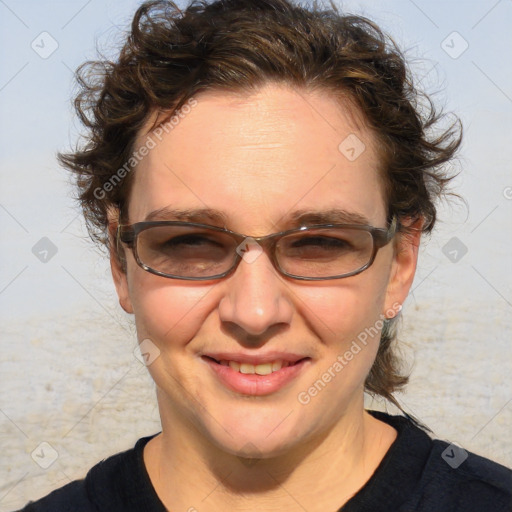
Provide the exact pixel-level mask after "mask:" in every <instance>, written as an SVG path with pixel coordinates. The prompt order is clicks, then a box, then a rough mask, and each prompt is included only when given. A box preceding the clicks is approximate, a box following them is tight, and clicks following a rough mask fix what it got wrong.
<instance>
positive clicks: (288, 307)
mask: <svg viewBox="0 0 512 512" xmlns="http://www.w3.org/2000/svg"><path fill="white" fill-rule="evenodd" d="M98 70H99V71H100V73H98ZM82 71H84V70H82ZM81 84H82V86H83V90H82V93H81V94H80V96H79V97H78V99H77V108H78V112H79V114H80V116H81V119H82V120H83V121H84V123H85V125H86V127H87V128H88V130H89V138H88V143H87V144H86V145H85V146H83V147H82V148H79V149H77V151H76V152H74V153H72V154H67V155H61V162H62V163H63V164H64V166H66V167H67V168H69V169H70V170H72V171H73V172H75V173H76V174H77V177H78V180H77V184H78V187H79V190H80V199H81V202H82V207H83V210H84V214H85V217H86V220H87V221H88V223H89V227H90V230H91V233H92V234H93V236H95V237H96V238H97V239H98V240H101V241H103V242H104V243H106V244H107V245H108V247H109V250H110V254H111V266H112V274H113V278H114V283H115V286H116V289H117V293H118V296H119V301H120V304H121V306H122V307H123V309H124V310H125V311H126V312H127V313H129V314H133V315H134V319H135V323H136V327H137V333H138V339H139V342H140V347H141V352H142V355H143V358H144V360H145V362H146V364H147V366H148V370H149V372H150V374H151V376H152V378H153V379H154V381H155V383H156V388H157V398H158V405H159V410H160V416H161V420H162V432H161V433H159V434H157V435H156V436H151V437H148V438H143V439H141V440H139V442H138V443H137V445H136V446H135V448H134V449H132V450H129V451H127V452H124V453H122V454H118V455H116V456H114V457H112V458H109V459H107V460H106V461H103V462H101V463H100V464H98V465H97V466H95V467H94V468H92V469H91V470H90V471H89V472H88V474H87V476H86V478H85V479H84V480H80V481H76V482H73V483H71V484H69V485H67V486H65V487H63V488H61V489H59V490H57V491H55V492H54V493H52V494H51V495H49V496H48V497H46V498H44V499H42V500H40V501H38V502H36V503H33V504H29V505H28V506H27V507H26V509H24V510H27V511H32V510H84V511H85V510H109V511H116V510H124V511H126V510H148V511H149V510H155V511H156V510H173V511H174V510H188V511H195V510H197V511H203V510H205V511H225V510H230V511H238V510H268V511H271V510H287V511H288V510H290V511H295V510H297V511H299V510H307V511H311V512H313V511H326V510H332V511H334V510H343V511H362V510H371V511H379V510H382V511H384V510H389V511H397V510H415V511H422V512H426V511H434V510H435V511H439V510H443V511H472V510H475V511H476V510H478V511H480V510H490V509H492V510H497V511H505V510H510V507H511V503H512V501H511V500H512V495H511V494H512V493H511V483H512V473H511V472H510V470H508V469H507V468H504V467H503V466H500V465H498V464H496V463H493V462H491V461H489V460H486V459H483V458H481V457H479V456H477V455H474V454H471V453H468V452H466V451H465V450H463V449H461V448H458V447H457V446H455V445H449V444H448V443H445V442H441V441H433V440H431V439H430V437H429V436H428V435H427V434H426V433H425V431H424V430H423V429H422V428H420V426H419V425H418V424H417V422H415V421H414V420H413V419H411V418H409V417H407V416H405V417H403V416H391V415H387V414H383V413H377V412H372V411H366V410H365V409H364V405H363V396H364V392H365V391H367V392H369V393H373V394H377V395H380V396H382V397H384V398H386V399H388V400H390V401H392V402H395V400H394V398H393V392H394V391H396V390H398V389H400V388H401V387H403V386H404V385H405V383H406V382H407V378H406V377H405V376H404V375H402V374H401V372H400V365H399V361H398V360H397V358H396V355H395V353H394V348H393V341H394V339H395V329H394V324H395V322H396V318H397V316H398V315H399V314H400V310H401V307H402V304H403V302H404V301H405V299H406V297H407V295H408V293H409V290H410V287H411V284H412V281H413V278H414V273H415V270H416V262H417V256H418V247H419V244H420V238H421V235H422V233H428V232H430V231H431V230H432V228H433V226H434V223H435V219H436V209H435V205H434V202H435V200H436V199H437V198H438V197H439V196H440V195H441V194H442V192H443V189H444V186H445V185H446V183H447V182H448V181H449V179H450V178H451V177H450V176H449V175H447V174H446V173H445V172H444V171H443V170H442V165H443V164H444V163H446V162H448V161H449V160H450V159H451V158H452V157H453V156H454V154H455V152H456V150H457V148H458V146H459V144H460V138H461V135H460V129H459V126H458V125H453V126H452V127H451V128H450V129H449V130H448V131H445V132H443V133H442V134H441V135H438V136H437V137H436V138H432V137H430V136H429V135H428V134H429V133H430V131H429V129H430V128H432V127H435V126H437V122H438V120H439V116H438V114H437V113H436V112H435V111H434V110H433V109H432V110H431V111H430V113H429V114H428V115H426V116H425V115H420V113H419V110H418V109H416V108H415V105H416V101H417V99H418V97H419V94H420V93H419V92H418V91H417V90H416V89H415V88H414V87H413V85H412V83H411V81H410V78H409V75H408V72H407V68H406V65H405V62H404V59H403V56H402V55H401V53H400V52H399V50H398V49H397V48H396V47H395V46H394V44H393V43H392V41H390V40H389V39H387V38H386V37H385V36H384V35H383V34H382V33H381V31H380V30H379V29H378V27H376V26H375V25H374V24H372V23H371V22H369V21H368V20H366V19H364V18H360V17H346V16H342V15H340V14H338V13H337V12H334V11H325V12H322V11H320V10H316V9H306V8H302V7H299V6H295V5H293V4H291V3H289V2H288V1H287V0H264V1H261V0H260V1H255V0H224V1H217V2H213V3H210V4H206V3H205V4H203V3H195V4H193V5H191V6H190V7H189V8H188V9H187V10H186V11H185V12H179V10H178V9H177V8H175V6H173V5H172V4H171V3H170V2H160V1H157V2H148V3H145V4H143V5H142V6H141V7H140V8H139V9H138V11H137V13H136V15H135V18H134V21H133V24H132V32H131V34H130V37H129V38H128V39H127V41H126V44H125V46H124V48H123V50H122V52H121V54H120V57H119V60H118V62H116V63H101V62H100V63H98V64H96V73H95V74H90V75H86V74H85V73H82V81H81Z"/></svg>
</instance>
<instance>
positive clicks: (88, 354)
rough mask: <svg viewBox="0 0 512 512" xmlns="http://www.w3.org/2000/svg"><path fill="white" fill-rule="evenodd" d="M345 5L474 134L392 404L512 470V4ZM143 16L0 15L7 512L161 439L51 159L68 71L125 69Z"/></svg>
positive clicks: (2, 477)
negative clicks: (114, 59)
mask: <svg viewBox="0 0 512 512" xmlns="http://www.w3.org/2000/svg"><path fill="white" fill-rule="evenodd" d="M336 3H337V5H339V7H340V8H341V9H342V10H343V11H345V12H347V13H356V14H362V15H365V16H367V17H369V18H370V19H372V20H374V21H376V22H377V23H378V24H379V25H380V26H381V27H382V28H383V29H384V30H386V31H387V32H388V33H390V34H391V35H392V36H393V38H394V39H395V40H396V41H397V43H398V44H399V46H400V47H401V48H402V49H404V50H406V55H407V56H408V58H409V59H410V62H411V65H412V69H413V71H414V74H415V77H416V83H417V84H419V85H420V86H421V87H422V88H423V89H425V90H426V91H427V92H428V93H430V94H434V96H433V98H434V101H435V102H436V103H437V105H439V106H441V107H444V108H445V109H446V110H448V111H454V112H456V113H457V114H458V115H459V116H460V117H461V118H462V121H463V123H464V127H465V140H464V145H463V147H462V150H461V154H460V158H459V161H458V163H457V164H456V166H455V167H454V169H455V170H458V169H460V170H461V171H462V172H461V174H460V175H459V177H458V178H457V179H456V180H455V182H454V184H453V188H454V190H455V191H456V192H457V193H459V194H460V195H461V196H462V197H463V198H464V199H465V203H464V202H461V201H452V202H450V203H446V204H442V205H440V215H439V219H440V220H439V223H438V225H437V228H436V229H435V231H434V233H433V234H432V236H431V237H429V238H426V239H425V240H424V241H423V246H422V249H421V253H420V260H419V268H418V272H417V276H416V280H415V283H414V285H413V289H412V293H411V295H410V297H409V299H408V301H407V302H406V304H405V306H404V311H403V324H402V329H401V334H400V339H401V341H402V347H403V349H404V355H405V358H406V359H407V360H408V361H409V363H410V365H411V368H412V369H411V371H412V377H411V383H410V386H409V387H408V389H407V392H406V393H404V394H402V395H399V396H398V399H399V401H400V402H401V403H402V404H403V406H404V408H405V409H406V410H407V411H409V412H410V413H411V414H414V415H415V416H416V417H417V418H419V419H420V420H422V421H423V422H424V423H426V424H427V425H428V426H429V427H430V428H431V429H432V430H433V432H434V434H435V436H436V437H439V438H442V439H447V440H450V441H453V442H456V443H458V444H460V445H461V446H462V447H464V448H465V449H467V450H472V451H476V452H477V453H479V454H481V455H484V456H486V457H490V458H492V459H494V460H496V461H499V462H501V463H503V464H506V465H508V466H512V435H511V434H510V432H511V431H512V428H511V425H512V377H511V374H512V340H511V332H512V265H511V259H512V258H511V253H512V237H511V233H512V164H511V162H512V140H511V133H512V66H510V52H511V50H512V32H511V30H510V27H511V26H512V2H511V1H510V0H501V1H499V0H498V1H495V0H478V1H470V0H465V1H455V0H451V1H447V0H443V1H432V0H430V1H428V2H427V1H426V0H415V1H413V0H380V1H378V2H363V1H346V2H336ZM139 4H140V2H138V1H133V0H124V1H121V0H105V1H100V0H88V1H87V0H67V1H44V0H39V1H36V0H5V1H4V0H0V130H1V133H0V166H1V173H0V247H1V251H0V383H1V392H0V449H1V455H0V510H1V511H9V510H14V509H16V508H19V507H21V506H22V505H24V504H25V503H26V502H27V501H28V500H29V499H36V498H38V497H40V496H42V495H45V494H47V493H48V492H50V491H51V490H53V489H55V488H56V487H60V486H62V485H64V484H66V483H67V482H69V481H71V480H73V479H76V478H81V477H83V476H84V475H85V472H86V471H87V469H88V468H90V467H91V466H92V465H93V464H95V463H96V462H98V461H99V460H101V459H102V458H105V457H107V456H109V455H110V454H113V453H115V452H118V451H121V450H124V449H127V448H130V447H132V446H133V444H134V443H135V441H136V440H137V439H138V438H139V437H142V436H145V435H150V434H153V433H156V432H158V431H159V430H160V426H159V416H158V409H157V405H156V399H155V396H154V386H153V385H152V382H151V380H150V378H149V376H148V374H147V371H146V368H145V367H144V365H143V364H141V362H140V361H139V359H138V358H137V357H136V355H137V354H138V352H137V350H136V345H137V340H136V334H135V330H134V327H133V323H132V320H131V318H130V317H129V316H127V315H126V314H125V313H124V312H123V311H122V310H121V308H120V307H119V305H118V303H117V297H116V295H115V291H114V287H113V284H112V282H111V277H110V269H109V266H108V260H107V258H106V256H105V254H103V253H102V252H101V251H100V250H98V249H97V248H95V247H94V246H93V245H92V242H90V241H89V240H88V237H87V233H86V230H85V227H84V223H83V221H82V218H81V216H80V212H79V210H78V208H77V205H76V203H75V201H74V200H73V195H74V190H73V188H72V187H71V185H70V179H69V177H68V175H67V174H66V172H65V171H64V170H62V169H60V168H59V166H58V165H57V162H56V158H55V156H56V153H57V152H58V151H62V150H67V149H69V148H70V147H71V146H72V145H73V144H74V143H75V141H76V139H77V136H78V134H79V132H80V126H79V125H78V122H77V121H76V120H75V119H74V115H73V111H72V106H71V101H72V97H73V92H74V82H73V72H74V70H75V69H76V68H77V66H78V65H79V64H81V63H82V62H83V61H85V60H87V59H94V58H96V55H97V54H96V48H97V47H99V48H100V49H101V50H102V51H103V53H104V54H105V55H107V56H109V55H115V54H116V48H117V47H118V44H119V42H120V41H122V39H123V37H124V35H125V31H126V28H127V27H128V24H129V22H130V20H131V18H132V15H133V13H134V11H135V9H136V8H137V6H138V5H139ZM178 5H179V6H180V7H183V6H184V5H186V2H178ZM134 351H135V352H134ZM368 406H369V407H374V408H380V409H382V408H385V407H386V404H383V403H382V402H380V401H377V400H372V399H371V398H369V399H368ZM390 410H392V409H390Z"/></svg>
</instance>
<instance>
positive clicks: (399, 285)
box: [382, 218, 423, 317]
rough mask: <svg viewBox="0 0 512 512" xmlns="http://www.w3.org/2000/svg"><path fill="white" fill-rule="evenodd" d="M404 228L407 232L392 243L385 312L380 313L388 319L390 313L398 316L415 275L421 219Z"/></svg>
mask: <svg viewBox="0 0 512 512" xmlns="http://www.w3.org/2000/svg"><path fill="white" fill-rule="evenodd" d="M406 226H408V231H407V232H401V233H398V234H397V237H396V240H395V242H394V243H395V246H394V256H393V262H392V267H391V271H390V277H389V282H388V287H387V290H386V301H385V311H383V312H382V314H383V315H384V316H386V317H390V314H389V313H390V311H395V312H396V313H395V314H394V315H391V317H392V316H396V314H398V312H399V310H400V309H401V305H402V304H403V303H404V302H405V299H406V298H407V295H408V294H409V290H410V288H411V286H412V283H413V281H414V275H415V273H416V266H417V263H418V250H419V245H420V239H421V233H422V231H421V228H422V226H423V218H420V219H418V220H416V221H415V222H413V223H410V224H409V225H407V224H406Z"/></svg>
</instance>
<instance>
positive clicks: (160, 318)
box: [129, 268, 212, 346]
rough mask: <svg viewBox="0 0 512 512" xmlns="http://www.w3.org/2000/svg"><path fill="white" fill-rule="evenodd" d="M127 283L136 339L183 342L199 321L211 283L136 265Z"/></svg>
mask: <svg viewBox="0 0 512 512" xmlns="http://www.w3.org/2000/svg"><path fill="white" fill-rule="evenodd" d="M129 283H130V286H129V288H130V290H129V291H130V297H131V301H132V305H133V309H134V314H135V323H136V327H137V334H138V338H139V340H143V339H146V338H149V339H151V340H152V341H154V342H155V343H157V344H163V343H167V342H169V341H172V345H174V346H177V345H185V344H187V343H188V342H189V341H190V340H191V339H192V338H193V337H194V335H195V334H196V333H197V331H198V330H199V328H200V326H201V325H202V324H203V322H204V317H205V315H206V314H207V311H206V302H207V301H206V300H205V299H206V297H207V295H208V293H209V292H210V291H211V289H212V285H211V284H210V285H209V286H204V285H202V284H195V283H186V284H183V283H182V282H180V281H178V280H171V279H164V278H162V277H159V276H154V275H152V274H149V273H148V272H145V271H144V270H142V269H140V271H139V268H136V269H134V271H133V272H132V273H131V275H129Z"/></svg>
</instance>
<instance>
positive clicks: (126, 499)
mask: <svg viewBox="0 0 512 512" xmlns="http://www.w3.org/2000/svg"><path fill="white" fill-rule="evenodd" d="M369 412H370V413H371V414H372V415H374V416H375V417H376V418H378V419H379V420H381V421H384V422H386V423H388V424H389V425H391V426H392V427H394V428H395V429H396V430H397V431H398V436H397V438H396V440H395V441H394V443H393V444H392V446H391V447H390V449H389V450H388V452H387V454H386V456H385V457H384V459H383V460H382V461H381V463H380V465H379V467H378V468H377V469H376V471H375V473H374V474H373V475H372V477H371V478H370V480H368V482H367V483H366V484H365V485H364V486H363V487H362V488H361V489H360V490H359V491H358V492H357V493H356V494H355V495H354V496H353V497H352V498H351V499H350V500H349V501H348V502H347V503H346V504H345V505H344V506H343V507H342V508H340V509H339V512H512V470H510V469H508V468H506V467H504V466H501V465H500V464H497V463H495V462H492V461H490V460H488V459H485V458H483V457H480V456H478V455H475V454H473V453H470V452H466V451H464V450H462V449H460V448H458V447H456V446H454V445H450V444H449V443H446V442H444V441H439V440H432V439H431V438H430V437H429V436H428V435H427V434H426V433H425V432H424V431H423V430H421V429H420V428H418V427H417V426H416V425H414V424H413V423H412V422H411V421H410V420H409V419H407V418H404V417H402V416H390V415H388V414H385V413H380V412H375V411H369ZM152 437H154V436H151V437H145V438H142V439H139V441H137V443H136V445H135V447H134V448H133V449H131V450H128V451H126V452H123V453H119V454H117V455H114V456H112V457H110V458H108V459H106V460H104V461H102V462H100V463H99V464H97V465H96V466H94V467H93V468H92V469H91V470H90V471H89V472H88V473H87V476H86V478H85V479H84V480H77V481H74V482H71V483H70V484H68V485H66V486H64V487H62V488H60V489H57V490H56V491H54V492H52V493H51V494H49V495H48V496H46V497H45V498H43V499H41V500H39V501H37V502H33V503H29V504H28V505H27V506H26V507H25V508H24V509H23V512H68V511H69V512H132V511H133V512H135V511H137V512H166V508H165V507H164V505H163V504H162V502H161V501H160V499H159V498H158V496H157V494H156V491H155V489H154V488H153V486H152V484H151V481H150V479H149V475H148V473H147V471H146V468H145V466H144V461H143V449H144V446H145V445H146V443H147V442H148V441H149V440H150V439H151V438H152ZM466 455H467V458H466ZM326 512H328V511H326Z"/></svg>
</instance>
